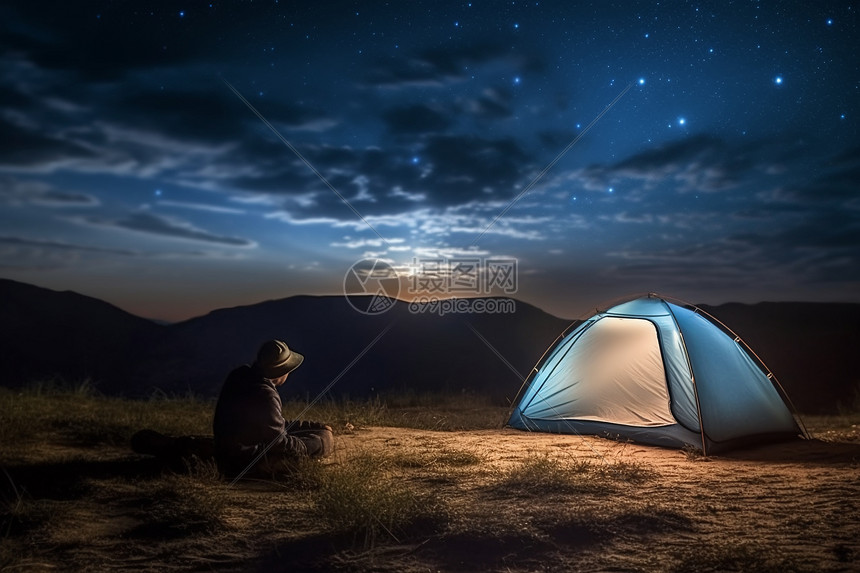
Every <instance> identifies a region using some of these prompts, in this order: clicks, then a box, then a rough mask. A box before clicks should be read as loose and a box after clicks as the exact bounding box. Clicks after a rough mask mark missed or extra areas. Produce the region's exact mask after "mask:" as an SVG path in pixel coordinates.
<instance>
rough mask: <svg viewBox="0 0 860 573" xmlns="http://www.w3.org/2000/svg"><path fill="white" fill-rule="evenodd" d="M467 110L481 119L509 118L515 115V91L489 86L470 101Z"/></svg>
mask: <svg viewBox="0 0 860 573" xmlns="http://www.w3.org/2000/svg"><path fill="white" fill-rule="evenodd" d="M465 111H466V112H468V113H471V114H472V115H474V116H476V117H478V118H481V119H491V120H496V119H507V118H509V117H511V116H513V115H514V109H513V93H512V92H511V90H509V89H506V88H502V87H494V88H487V89H485V90H484V91H483V92H482V93H481V95H480V96H479V97H477V98H475V99H474V100H471V101H469V103H468V104H467V105H466V106H465Z"/></svg>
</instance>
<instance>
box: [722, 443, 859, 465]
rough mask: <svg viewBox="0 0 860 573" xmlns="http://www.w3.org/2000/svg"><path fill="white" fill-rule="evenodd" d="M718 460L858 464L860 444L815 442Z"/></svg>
mask: <svg viewBox="0 0 860 573" xmlns="http://www.w3.org/2000/svg"><path fill="white" fill-rule="evenodd" d="M718 457H721V458H727V459H731V460H748V461H760V462H773V463H800V464H810V465H825V466H827V465H844V464H860V444H858V443H851V442H826V441H823V440H818V439H815V438H812V439H808V440H798V441H791V442H782V443H776V444H767V445H761V446H749V447H746V448H742V449H737V450H731V451H728V452H721V453H720V454H718Z"/></svg>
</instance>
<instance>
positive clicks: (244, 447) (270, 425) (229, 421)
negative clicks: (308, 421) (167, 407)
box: [212, 365, 307, 477]
mask: <svg viewBox="0 0 860 573" xmlns="http://www.w3.org/2000/svg"><path fill="white" fill-rule="evenodd" d="M282 407H283V406H282V404H281V396H280V395H279V394H278V390H277V388H275V385H274V384H272V383H271V382H270V381H269V380H267V379H265V378H263V377H262V375H261V374H260V373H259V372H257V371H256V370H255V369H253V368H252V367H250V366H247V365H245V366H240V367H239V368H236V369H235V370H233V371H232V372H231V373H230V375H229V376H228V377H227V380H226V381H225V382H224V386H223V387H222V388H221V394H220V395H219V396H218V404H217V405H216V406H215V419H214V420H213V423H212V430H213V433H214V434H215V459H216V461H217V462H218V468H219V469H220V470H221V472H222V473H224V474H226V475H228V476H231V477H234V476H237V475H238V474H240V473H242V472H243V471H244V470H245V469H246V468H248V467H249V465H250V464H251V463H252V462H254V460H255V459H256V458H257V456H258V455H259V453H260V452H262V451H263V450H265V449H266V447H267V446H269V444H271V447H269V449H268V451H267V452H266V455H265V457H264V458H262V459H261V460H259V461H261V462H264V463H263V464H262V465H260V464H258V466H257V467H262V466H263V465H265V464H266V463H271V462H275V461H278V460H279V459H283V458H284V457H296V456H303V455H306V454H307V450H306V448H305V445H304V443H303V442H302V441H301V440H300V439H299V438H297V437H295V436H290V435H288V434H287V433H286V432H285V422H284V416H283V413H282ZM255 469H256V468H255Z"/></svg>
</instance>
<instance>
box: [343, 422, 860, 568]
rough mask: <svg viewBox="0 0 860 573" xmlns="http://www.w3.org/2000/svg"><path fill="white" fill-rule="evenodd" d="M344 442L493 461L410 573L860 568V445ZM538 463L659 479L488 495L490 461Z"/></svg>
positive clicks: (460, 492) (447, 438)
mask: <svg viewBox="0 0 860 573" xmlns="http://www.w3.org/2000/svg"><path fill="white" fill-rule="evenodd" d="M340 442H341V443H340V446H341V451H343V452H346V453H345V454H342V455H344V456H345V457H348V452H350V451H351V450H354V449H358V448H368V447H370V448H377V447H379V448H386V449H402V450H405V451H412V452H414V451H429V452H432V451H434V450H463V451H473V452H480V453H482V454H483V455H485V456H486V460H487V461H486V465H484V464H482V465H481V466H480V467H478V468H475V469H472V470H465V471H464V472H463V478H462V479H461V480H457V482H456V483H445V482H442V483H439V484H438V485H437V487H436V495H438V496H440V497H443V498H447V499H455V500H460V501H459V502H456V503H455V505H457V504H460V503H461V504H462V505H463V506H467V507H468V516H467V517H465V518H464V520H463V521H464V524H465V527H464V529H465V531H464V532H462V533H460V534H457V533H454V534H451V535H449V536H447V537H445V536H443V537H442V538H440V539H438V540H432V541H430V542H429V543H427V544H426V545H424V546H419V547H416V548H415V550H414V552H413V553H412V555H413V556H414V565H415V570H437V569H438V570H442V571H481V570H498V571H517V570H522V571H544V570H545V571H561V570H569V571H639V570H651V571H665V570H671V569H676V570H709V569H710V570H731V569H732V568H733V567H735V566H737V570H744V571H750V570H774V571H776V570H779V571H790V570H809V571H856V570H860V513H858V509H860V471H858V470H860V443H857V442H841V443H840V442H827V441H822V440H818V439H816V440H809V441H798V442H792V443H783V444H774V445H769V446H763V447H759V448H753V449H745V450H739V451H735V452H730V453H727V454H724V455H720V456H711V457H708V458H703V457H701V456H696V455H695V454H693V453H690V454H688V453H686V452H684V451H679V450H671V449H664V448H655V447H648V446H640V445H636V444H631V443H618V442H613V441H610V440H605V439H600V438H596V437H590V436H560V435H551V434H539V433H527V432H521V431H517V430H512V429H505V430H499V431H491V430H484V431H470V432H428V431H417V430H407V429H401V428H371V429H369V430H368V431H366V432H361V433H358V434H355V435H352V436H343V437H341V438H340ZM534 456H550V457H556V458H559V459H565V458H566V457H571V458H574V459H588V460H592V461H593V462H594V463H597V464H601V463H603V464H606V465H608V466H609V467H612V466H613V465H614V464H616V463H617V462H629V463H632V464H638V465H641V466H642V467H643V468H645V469H646V470H651V471H652V477H651V478H649V479H646V480H644V481H642V480H635V483H625V481H624V478H623V476H622V477H621V478H619V479H613V478H612V477H611V474H610V476H609V477H608V478H606V479H608V480H610V481H611V482H612V483H611V487H609V488H608V490H605V491H598V492H597V493H589V492H583V493H582V494H574V495H564V494H556V493H548V494H544V493H542V492H541V491H540V488H539V487H535V488H533V489H532V490H524V491H522V492H521V495H515V494H514V493H513V492H510V491H505V493H504V494H503V495H499V494H497V493H494V492H493V490H492V489H489V490H487V489H485V488H484V486H485V485H486V481H487V480H488V479H489V480H492V479H493V477H492V474H493V472H489V474H490V475H488V472H486V467H487V466H490V467H503V468H504V467H511V466H514V465H516V464H518V463H521V462H522V461H523V460H524V459H529V457H534ZM482 468H483V469H482ZM479 524H480V525H479ZM476 531H481V532H482V535H476V534H475V532H476ZM377 565H378V566H380V567H381V568H383V569H384V568H385V567H384V563H377ZM401 565H404V566H405V565H406V563H402V564H401ZM425 565H426V566H427V567H426V569H423V568H422V567H423V566H425Z"/></svg>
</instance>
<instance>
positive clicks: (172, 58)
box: [0, 2, 211, 81]
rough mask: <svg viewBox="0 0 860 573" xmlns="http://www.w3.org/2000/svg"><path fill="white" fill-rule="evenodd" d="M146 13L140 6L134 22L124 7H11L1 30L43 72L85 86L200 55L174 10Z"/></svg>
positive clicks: (29, 4)
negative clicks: (61, 74)
mask: <svg viewBox="0 0 860 573" xmlns="http://www.w3.org/2000/svg"><path fill="white" fill-rule="evenodd" d="M149 8H150V9H147V6H145V5H143V4H140V5H138V12H137V14H136V17H135V18H128V17H126V14H125V8H124V7H123V6H122V5H113V4H101V5H93V4H80V5H79V4H74V3H68V2H57V3H52V4H51V5H50V6H45V5H42V4H38V3H33V2H13V3H10V4H8V5H6V6H5V7H4V8H3V10H2V12H0V22H2V24H0V26H2V29H3V32H4V36H5V37H6V39H5V43H6V46H7V48H8V49H9V50H11V51H15V52H19V53H23V54H25V55H26V57H27V58H28V59H29V60H30V61H32V62H33V63H35V64H36V65H37V66H39V67H40V68H42V69H45V70H54V71H68V72H71V73H74V74H75V75H77V76H79V77H81V78H82V79H84V80H86V81H110V80H116V79H119V78H121V77H123V76H126V75H128V74H129V73H131V72H134V71H135V70H141V69H153V68H157V67H161V66H166V65H178V64H181V63H183V62H185V63H187V62H189V61H192V60H194V59H197V58H200V57H201V56H203V55H204V52H203V51H202V50H201V46H200V44H199V42H195V40H194V38H193V37H192V36H191V35H189V34H188V33H187V24H186V23H183V22H181V21H179V19H178V18H177V17H176V15H177V14H178V10H179V9H178V8H173V7H170V8H168V7H167V6H166V5H164V6H158V5H154V6H150V7H149ZM46 11H49V12H50V18H46V17H45V12H46ZM33 22H38V23H39V26H38V27H34V26H33V25H32V23H33ZM156 23H157V26H156V27H155V30H156V31H153V24H156ZM210 54H211V52H210Z"/></svg>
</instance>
